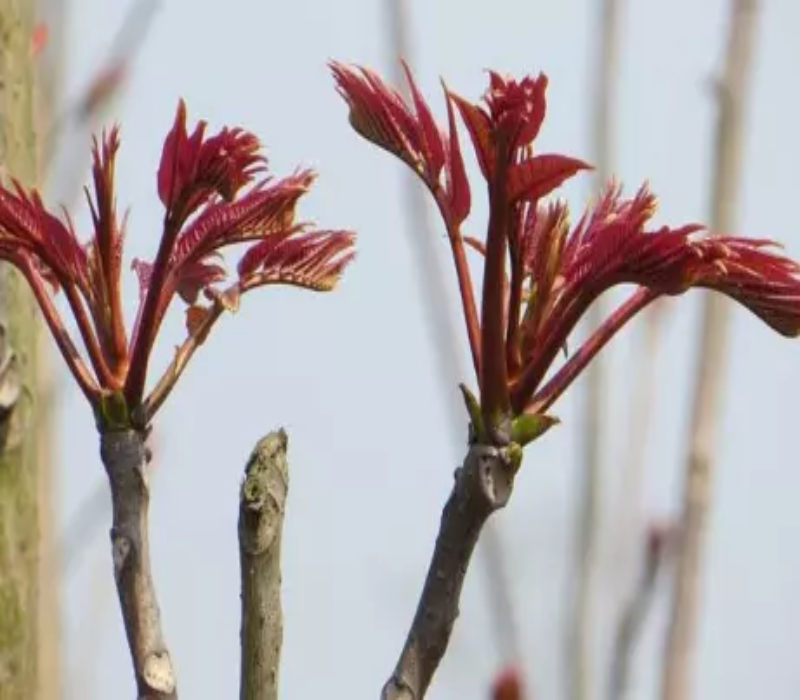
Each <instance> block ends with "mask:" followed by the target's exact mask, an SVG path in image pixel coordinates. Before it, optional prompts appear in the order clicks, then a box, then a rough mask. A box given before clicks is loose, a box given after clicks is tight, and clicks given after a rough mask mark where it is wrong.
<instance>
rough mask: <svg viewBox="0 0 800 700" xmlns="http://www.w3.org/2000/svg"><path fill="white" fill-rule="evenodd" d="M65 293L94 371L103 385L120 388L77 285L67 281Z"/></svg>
mask: <svg viewBox="0 0 800 700" xmlns="http://www.w3.org/2000/svg"><path fill="white" fill-rule="evenodd" d="M64 293H65V294H66V296H67V301H68V302H69V306H70V309H71V310H72V314H73V316H74V317H75V322H76V323H77V324H78V331H79V332H80V334H81V338H82V340H83V342H84V345H85V346H86V350H87V352H88V353H89V359H90V360H91V363H92V367H94V371H95V373H96V374H97V378H98V379H99V381H100V383H101V384H102V385H103V386H105V387H107V388H109V389H118V388H119V381H118V380H116V379H115V377H114V375H113V374H112V373H111V370H110V369H109V367H108V364H107V363H106V360H105V354H104V353H103V349H102V348H101V347H100V343H99V342H98V340H97V335H96V334H95V332H94V328H93V327H92V322H91V320H90V319H89V316H88V314H87V313H86V307H85V306H84V304H83V300H82V299H81V298H80V296H79V295H78V290H77V287H76V286H75V285H74V284H73V283H72V282H70V283H67V284H65V285H64Z"/></svg>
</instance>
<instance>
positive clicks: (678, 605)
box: [661, 0, 758, 700]
mask: <svg viewBox="0 0 800 700" xmlns="http://www.w3.org/2000/svg"><path fill="white" fill-rule="evenodd" d="M757 20H758V2H757V1H756V0H732V2H731V16H730V25H729V35H728V48H727V57H726V60H725V72H724V75H723V78H722V80H721V82H720V84H719V86H718V114H717V130H716V143H715V152H714V168H713V186H712V200H711V225H710V228H711V230H712V231H713V232H716V233H727V232H730V230H731V229H732V228H733V226H734V223H735V219H736V206H737V204H738V201H739V197H740V188H741V178H740V176H741V172H740V171H741V161H742V153H743V141H744V110H745V105H746V103H747V98H748V89H749V87H750V77H751V73H752V57H753V54H754V51H755V39H756V29H757ZM727 326H728V316H727V309H726V308H725V306H724V302H723V301H722V297H721V296H717V295H709V296H708V297H707V298H706V301H705V307H704V312H703V320H702V331H701V339H700V347H699V358H698V365H697V374H696V379H695V394H694V401H693V406H692V416H691V422H690V426H691V435H690V437H689V444H688V450H687V455H686V465H685V470H686V472H685V477H684V479H685V483H684V493H683V513H682V517H681V542H680V548H679V551H678V559H677V565H676V571H675V585H674V591H673V600H672V611H671V619H670V624H669V628H668V631H667V638H666V644H665V662H664V669H663V678H662V687H661V697H662V699H663V700H684V699H685V698H687V697H689V693H690V687H691V683H692V679H691V665H692V658H693V655H694V640H695V630H696V625H697V617H698V610H699V592H700V577H701V566H702V561H703V553H704V544H705V531H706V526H707V519H708V518H707V516H708V511H709V508H710V507H711V498H712V475H713V451H714V444H715V441H716V430H717V426H718V416H719V407H720V405H721V402H722V384H723V381H724V377H725V369H726V352H725V349H726V338H727Z"/></svg>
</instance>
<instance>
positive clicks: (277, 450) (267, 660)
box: [239, 429, 289, 700]
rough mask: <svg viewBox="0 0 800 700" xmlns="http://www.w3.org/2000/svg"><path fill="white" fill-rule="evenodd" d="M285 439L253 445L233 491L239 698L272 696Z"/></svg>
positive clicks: (272, 437)
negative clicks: (239, 603)
mask: <svg viewBox="0 0 800 700" xmlns="http://www.w3.org/2000/svg"><path fill="white" fill-rule="evenodd" d="M288 443H289V440H288V437H287V435H286V433H285V432H284V430H282V429H281V430H278V431H276V432H272V433H269V435H267V436H266V437H264V438H262V439H261V440H259V442H258V443H257V444H256V446H255V449H254V450H253V453H252V454H251V455H250V459H249V460H248V462H247V466H246V467H245V471H244V481H243V482H242V487H241V490H240V492H239V562H240V565H241V576H242V626H241V642H242V654H241V675H240V686H239V697H240V700H277V697H278V685H279V676H280V661H281V647H282V645H283V608H282V606H281V539H282V536H283V519H284V514H285V512H286V497H287V495H288V491H289V462H288V458H287V449H288Z"/></svg>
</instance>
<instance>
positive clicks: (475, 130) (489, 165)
mask: <svg viewBox="0 0 800 700" xmlns="http://www.w3.org/2000/svg"><path fill="white" fill-rule="evenodd" d="M448 96H449V98H450V100H452V101H453V102H455V105H456V107H457V108H458V111H459V113H460V114H461V118H462V119H463V120H464V124H466V127H467V131H468V132H469V136H470V138H471V139H472V147H473V148H474V150H475V157H476V158H477V159H478V165H479V166H480V168H481V172H482V173H483V177H484V178H486V180H491V178H492V175H493V173H494V169H495V159H496V156H495V148H494V143H493V141H492V124H491V121H490V120H489V117H488V115H487V114H486V113H485V112H484V111H483V110H481V109H480V107H476V106H475V105H473V104H472V103H471V102H468V101H467V100H465V99H464V98H463V97H460V96H459V95H457V94H456V93H454V92H448Z"/></svg>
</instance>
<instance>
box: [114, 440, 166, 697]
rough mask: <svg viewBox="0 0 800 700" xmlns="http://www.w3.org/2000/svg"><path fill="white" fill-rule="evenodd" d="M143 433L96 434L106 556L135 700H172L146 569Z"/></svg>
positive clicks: (147, 489)
mask: <svg viewBox="0 0 800 700" xmlns="http://www.w3.org/2000/svg"><path fill="white" fill-rule="evenodd" d="M145 437H146V436H145V435H143V434H142V433H140V432H138V431H134V430H127V431H112V432H107V433H104V434H102V435H101V448H100V452H101V457H102V459H103V464H104V465H105V468H106V472H107V474H108V480H109V483H110V485H111V507H112V513H113V515H112V527H111V553H112V557H113V562H114V579H115V581H116V584H117V594H118V595H119V602H120V607H121V609H122V619H123V621H124V623H125V632H126V634H127V637H128V646H129V647H130V651H131V658H132V660H133V667H134V673H135V676H136V688H137V692H138V698H139V700H176V699H177V697H178V693H177V681H176V677H175V670H174V668H173V666H172V659H171V658H170V654H169V651H168V649H167V646H166V642H165V641H164V634H163V632H162V630H161V614H160V611H159V606H158V600H157V598H156V591H155V587H154V585H153V576H152V572H151V568H150V535H149V531H148V530H149V506H150V482H149V474H148V471H147V469H148V461H149V460H148V456H149V455H148V451H147V447H146V446H145Z"/></svg>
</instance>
